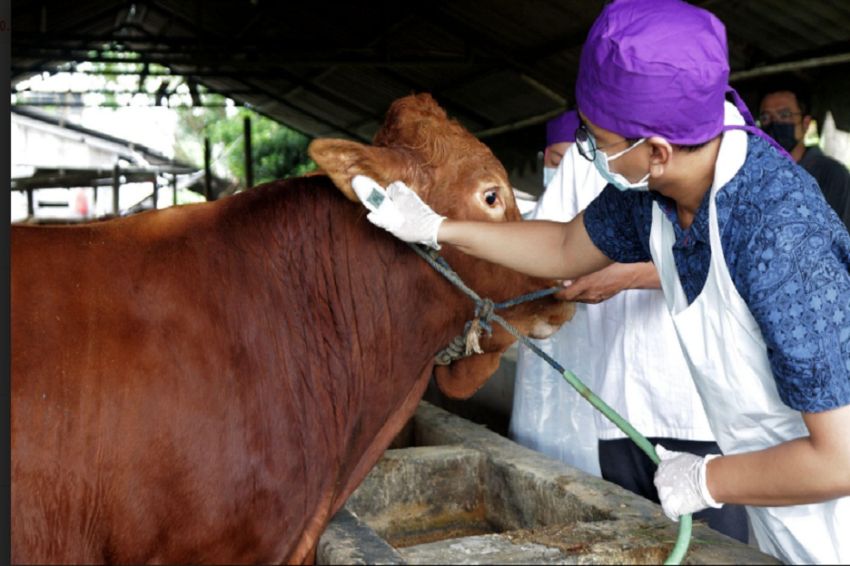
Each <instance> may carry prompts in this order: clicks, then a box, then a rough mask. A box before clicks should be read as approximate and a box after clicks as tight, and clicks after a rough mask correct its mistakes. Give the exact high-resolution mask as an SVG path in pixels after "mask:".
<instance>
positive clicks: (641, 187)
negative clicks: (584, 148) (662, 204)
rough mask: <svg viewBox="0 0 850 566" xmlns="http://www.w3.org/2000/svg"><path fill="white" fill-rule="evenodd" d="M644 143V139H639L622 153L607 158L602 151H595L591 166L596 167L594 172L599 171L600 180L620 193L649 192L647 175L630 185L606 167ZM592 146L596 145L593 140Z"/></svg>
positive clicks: (621, 176)
mask: <svg viewBox="0 0 850 566" xmlns="http://www.w3.org/2000/svg"><path fill="white" fill-rule="evenodd" d="M645 141H646V138H641V139H639V140H638V141H636V142H635V143H633V144H632V145H630V146H629V147H627V148H626V149H624V150H623V151H621V152H619V153H615V154H614V155H611V156H609V155H608V154H606V153H605V152H604V151H602V150H600V149H597V150H596V155H595V157H594V158H593V164H594V165H595V166H596V170H597V171H599V174H600V175H602V178H603V179H605V180H606V181H608V182H609V183H611V184H612V185H614V186H615V187H617V188H618V189H620V190H621V191H628V190H632V191H648V190H649V173H647V174H646V175H644V177H643V178H642V179H641V180H640V181H636V182H634V183H632V182H631V181H629V180H628V179H626V177H625V176H623V175H621V174H620V173H614V172H613V171H611V169H610V168H609V167H608V163H610V162H611V161H614V160H615V159H617V158H618V157H620V156H622V155H625V154H626V153H628V152H630V151H631V150H633V149H634V148H636V147H637V146H639V145H640V144H642V143H643V142H645ZM593 143H594V146H595V145H596V140H593Z"/></svg>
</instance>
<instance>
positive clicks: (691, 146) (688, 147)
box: [626, 138, 711, 153]
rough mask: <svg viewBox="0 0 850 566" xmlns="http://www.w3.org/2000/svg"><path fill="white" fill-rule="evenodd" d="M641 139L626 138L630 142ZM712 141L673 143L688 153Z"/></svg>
mask: <svg viewBox="0 0 850 566" xmlns="http://www.w3.org/2000/svg"><path fill="white" fill-rule="evenodd" d="M639 139H640V138H626V141H627V142H629V143H630V144H635V143H637V141H638V140H639ZM710 141H711V140H706V141H704V142H702V143H695V144H689V145H682V144H675V143H674V144H672V145H673V147H675V148H676V149H679V150H682V151H685V152H688V153H693V152H695V151H699V150H700V149H702V148H704V147H705V146H707V145H708V142H710Z"/></svg>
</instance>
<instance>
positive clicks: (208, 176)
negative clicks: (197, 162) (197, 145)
mask: <svg viewBox="0 0 850 566" xmlns="http://www.w3.org/2000/svg"><path fill="white" fill-rule="evenodd" d="M211 158H212V155H211V152H210V138H204V196H205V197H206V198H207V200H212V171H211V170H210V160H211Z"/></svg>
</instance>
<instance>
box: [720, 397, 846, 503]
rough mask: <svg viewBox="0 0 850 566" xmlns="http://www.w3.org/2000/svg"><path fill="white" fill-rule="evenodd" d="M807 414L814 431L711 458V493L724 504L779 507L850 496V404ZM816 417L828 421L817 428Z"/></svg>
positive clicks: (809, 424)
mask: <svg viewBox="0 0 850 566" xmlns="http://www.w3.org/2000/svg"><path fill="white" fill-rule="evenodd" d="M804 418H805V419H806V423H807V425H808V426H809V429H810V431H812V435H811V436H806V437H802V438H798V439H795V440H791V441H789V442H784V443H782V444H778V445H776V446H773V447H771V448H767V449H765V450H760V451H757V452H749V453H744V454H736V455H732V456H725V457H722V458H715V459H713V460H711V461H710V462H708V468H707V473H706V483H707V485H708V491H709V492H710V493H711V495H712V497H714V499H715V500H717V501H718V502H721V503H738V504H744V505H761V506H779V505H798V504H803V503H815V502H819V501H825V500H828V499H835V498H837V497H844V496H850V441H848V440H847V436H848V435H847V428H846V424H847V422H848V419H850V407H843V408H841V409H836V410H834V411H831V412H829V413H820V414H816V415H812V414H808V415H804ZM813 419H819V420H821V421H822V422H823V423H824V425H822V426H819V427H817V428H816V427H815V426H813Z"/></svg>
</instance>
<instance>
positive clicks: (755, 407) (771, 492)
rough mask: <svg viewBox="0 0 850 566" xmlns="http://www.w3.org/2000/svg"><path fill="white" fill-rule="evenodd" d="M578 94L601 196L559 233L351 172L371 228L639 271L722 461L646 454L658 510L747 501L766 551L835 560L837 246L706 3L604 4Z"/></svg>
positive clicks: (841, 241)
mask: <svg viewBox="0 0 850 566" xmlns="http://www.w3.org/2000/svg"><path fill="white" fill-rule="evenodd" d="M576 101H577V106H578V110H579V117H580V118H581V122H582V123H581V126H580V127H579V129H578V130H577V131H576V146H577V147H578V148H579V151H580V153H581V155H582V157H584V158H586V159H587V160H588V161H592V162H593V164H594V166H595V167H596V169H597V171H599V173H600V175H602V176H603V177H605V179H606V180H608V182H609V185H608V186H606V188H605V189H604V190H603V191H602V193H601V194H600V195H599V196H598V197H596V198H595V199H594V200H593V202H591V203H590V204H589V205H588V206H587V208H586V209H585V210H584V211H582V212H581V213H579V215H578V216H576V218H574V219H573V220H571V221H570V222H566V223H564V222H550V221H541V220H536V221H525V222H483V221H463V220H454V219H446V218H445V217H443V216H441V215H440V214H438V213H436V212H435V211H433V210H432V209H431V208H430V207H429V206H428V205H427V204H425V203H424V202H423V201H422V199H420V198H419V196H418V195H417V194H416V192H415V191H414V190H412V189H410V188H409V187H408V186H407V185H405V184H404V182H401V181H398V182H394V183H391V184H390V185H389V189H384V188H383V187H381V186H380V185H378V183H376V182H375V181H374V180H372V179H369V178H368V177H363V176H357V177H355V178H354V179H353V180H352V187H353V188H354V190H355V192H356V193H357V194H358V196H359V198H360V200H361V201H362V202H363V204H364V206H366V208H367V209H369V210H370V213H369V214H367V215H366V218H367V220H368V221H370V222H372V223H373V224H375V225H376V226H379V227H381V228H383V229H385V230H387V231H389V232H390V233H392V234H393V235H395V236H396V237H398V238H400V239H402V240H404V241H406V242H419V243H422V244H424V245H428V246H431V247H433V248H436V249H439V248H440V247H441V245H452V246H455V248H457V249H458V250H460V251H463V252H464V253H467V254H469V255H472V256H474V257H478V258H481V259H484V260H486V261H491V262H494V263H498V264H500V265H504V266H506V267H509V268H511V269H515V270H517V271H519V272H521V273H526V274H528V275H532V276H536V277H545V278H550V279H566V280H576V279H577V278H578V277H580V276H583V275H587V274H590V273H594V272H596V271H599V270H601V269H604V268H605V267H607V266H609V265H611V264H613V263H615V262H621V263H636V262H642V261H649V260H652V261H653V263H654V264H655V267H656V269H657V270H658V274H659V277H660V280H661V287H662V290H663V291H664V298H665V302H666V304H667V308H668V311H669V312H670V314H671V317H672V318H673V324H674V326H675V327H676V336H677V338H678V339H679V343H680V344H681V346H682V350H683V351H684V352H685V357H686V358H687V360H688V366H689V368H690V370H691V371H690V374H691V378H692V379H693V380H694V383H695V384H696V387H697V390H698V391H699V394H700V398H701V399H702V404H703V408H704V409H705V412H706V416H707V417H708V422H709V424H710V425H711V430H712V432H713V433H714V438H715V439H716V441H717V444H718V445H719V446H720V448H721V449H722V450H723V455H720V454H709V455H707V456H705V457H700V456H696V455H694V454H690V453H687V452H678V451H675V450H668V449H665V448H664V447H663V446H662V445H658V446H657V447H656V451H657V452H658V456H659V458H660V460H661V461H660V464H659V466H658V470H657V471H656V472H655V478H654V483H655V485H656V487H657V488H658V495H659V498H660V500H661V507H662V509H663V510H664V513H665V514H666V515H667V516H668V517H670V518H671V519H672V520H678V519H679V517H681V516H682V515H686V514H689V513H695V512H697V511H701V510H703V509H708V508H711V507H713V508H720V507H722V506H723V505H725V504H730V503H735V504H743V505H746V506H747V512H748V515H749V518H750V524H751V525H752V527H753V533H754V534H755V537H756V540H757V541H758V545H759V548H760V549H761V550H762V551H763V552H767V553H770V554H772V555H773V556H775V557H776V558H778V559H780V560H782V561H784V562H792V563H804V564H805V563H824V564H836V563H850V537H848V536H847V533H850V435H848V434H847V431H848V430H850V234H848V232H847V230H846V228H845V227H844V225H843V224H842V223H841V221H840V219H839V218H838V216H837V215H836V214H835V211H833V210H832V208H831V207H830V206H829V204H827V202H826V200H825V199H824V196H823V193H822V192H821V191H820V189H819V188H818V186H817V183H816V182H815V180H814V179H813V178H812V176H811V175H809V174H808V173H806V172H805V171H804V170H803V169H802V168H800V167H798V166H797V165H796V164H795V163H793V162H792V161H791V160H790V159H789V158H788V157H787V155H786V152H785V150H782V149H781V148H779V146H778V145H776V142H775V141H774V140H773V139H772V138H770V137H769V136H767V134H765V133H764V132H763V131H761V130H759V129H758V128H757V127H756V126H755V122H754V120H753V118H752V115H751V114H750V113H749V111H748V109H747V108H746V106H745V105H744V103H743V101H742V100H741V98H740V96H738V94H737V93H736V92H735V90H734V89H733V88H732V87H730V86H729V50H728V45H727V42H726V28H725V26H724V25H723V23H722V22H721V21H720V20H719V19H717V17H716V16H714V15H713V14H712V13H711V12H709V11H708V10H705V9H704V8H700V7H698V6H695V5H693V4H690V3H688V2H685V1H683V0H614V1H613V2H610V3H608V4H606V5H605V7H604V8H603V10H602V13H601V14H600V16H599V17H598V18H597V19H596V21H595V22H594V24H593V26H592V27H591V29H590V32H589V33H588V36H587V40H586V41H585V43H584V46H583V48H582V52H581V60H580V63H579V71H578V79H577V81H576ZM500 190H502V191H508V190H509V188H508V187H501V188H500ZM377 197H383V198H382V199H378V198H377Z"/></svg>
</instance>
